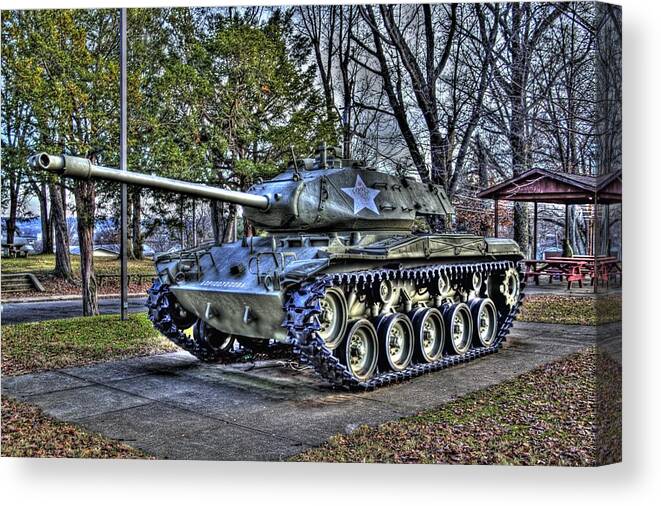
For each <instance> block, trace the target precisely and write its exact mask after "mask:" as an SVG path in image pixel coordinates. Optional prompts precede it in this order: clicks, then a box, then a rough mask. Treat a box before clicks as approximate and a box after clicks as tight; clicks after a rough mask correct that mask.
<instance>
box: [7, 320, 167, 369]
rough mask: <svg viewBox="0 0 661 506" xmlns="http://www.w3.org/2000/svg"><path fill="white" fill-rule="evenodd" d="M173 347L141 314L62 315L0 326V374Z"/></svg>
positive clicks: (81, 363)
mask: <svg viewBox="0 0 661 506" xmlns="http://www.w3.org/2000/svg"><path fill="white" fill-rule="evenodd" d="M176 349H177V348H176V347H175V346H174V345H173V344H172V343H170V342H169V341H168V340H167V339H166V338H164V337H163V336H161V335H160V334H159V333H158V331H156V330H155V329H154V327H153V326H152V324H151V322H150V321H149V319H148V318H147V315H145V314H135V315H130V317H129V319H128V320H126V321H121V320H120V319H119V316H116V315H102V316H95V317H89V318H82V317H81V318H68V319H65V320H51V321H44V322H37V323H21V324H18V325H3V326H2V374H23V373H28V372H34V371H40V370H45V369H57V368H59V367H69V366H76V365H85V364H91V363H94V362H101V361H105V360H110V359H117V358H124V357H129V356H136V355H151V354H154V353H162V352H166V351H173V350H176Z"/></svg>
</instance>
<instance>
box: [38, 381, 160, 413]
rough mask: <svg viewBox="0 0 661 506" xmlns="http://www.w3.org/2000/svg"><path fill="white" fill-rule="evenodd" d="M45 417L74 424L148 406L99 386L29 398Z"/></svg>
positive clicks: (143, 399) (137, 398) (136, 399)
mask: <svg viewBox="0 0 661 506" xmlns="http://www.w3.org/2000/svg"><path fill="white" fill-rule="evenodd" d="M29 402H30V403H31V404H36V405H37V406H39V407H40V408H41V409H43V410H44V411H45V412H46V413H47V414H49V415H51V416H54V417H55V418H59V419H61V420H67V421H75V420H78V419H80V418H85V417H88V416H92V415H98V414H101V413H111V412H113V411H119V410H123V409H126V408H130V407H133V406H139V405H141V404H147V403H148V402H151V401H150V400H149V399H145V398H143V397H136V396H134V395H129V394H126V393H124V392H120V391H118V390H114V389H111V388H106V387H103V386H98V385H91V386H83V387H79V388H71V389H69V390H58V391H55V392H48V393H44V394H39V395H33V396H31V397H30V398H29Z"/></svg>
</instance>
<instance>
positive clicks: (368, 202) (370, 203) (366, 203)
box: [342, 176, 381, 214]
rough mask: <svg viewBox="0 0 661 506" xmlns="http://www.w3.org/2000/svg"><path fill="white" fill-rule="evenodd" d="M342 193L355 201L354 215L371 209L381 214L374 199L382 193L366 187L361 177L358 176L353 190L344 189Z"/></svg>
mask: <svg viewBox="0 0 661 506" xmlns="http://www.w3.org/2000/svg"><path fill="white" fill-rule="evenodd" d="M342 191H343V192H344V193H346V194H347V195H349V196H350V197H351V198H352V199H353V214H358V213H359V212H360V211H361V210H362V209H369V210H370V211H372V212H374V213H376V214H379V209H378V208H377V207H376V203H375V202H374V199H375V198H376V196H377V195H378V194H379V193H381V191H380V190H372V189H371V188H368V187H367V186H365V183H364V182H363V180H362V179H361V178H360V176H356V184H355V185H354V187H353V188H342Z"/></svg>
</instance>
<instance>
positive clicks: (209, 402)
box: [2, 322, 621, 460]
mask: <svg viewBox="0 0 661 506" xmlns="http://www.w3.org/2000/svg"><path fill="white" fill-rule="evenodd" d="M599 332H600V334H599V335H597V334H596V327H580V326H560V325H548V324H538V323H535V324H530V323H521V322H519V323H517V324H516V325H515V328H514V330H513V333H512V335H511V338H510V339H509V340H508V343H507V344H506V347H505V348H504V349H503V350H501V351H500V352H499V353H496V354H494V355H490V356H488V357H483V358H482V359H479V360H476V361H474V362H471V363H469V364H464V365H460V366H456V367H452V368H450V369H446V370H443V371H439V372H436V373H432V374H428V375H425V376H421V377H419V378H415V379H413V380H411V381H408V382H405V383H401V384H398V385H393V386H390V387H387V388H382V389H378V390H376V391H373V392H366V393H359V394H350V393H346V392H341V391H334V390H332V389H330V388H328V387H327V386H326V385H325V384H324V383H323V382H321V381H320V380H319V379H317V378H316V377H315V376H313V375H312V374H311V373H310V371H302V372H301V371H295V370H293V369H292V368H290V367H286V366H283V365H282V363H279V362H277V361H268V362H259V363H256V364H242V365H225V366H221V365H209V364H201V363H200V362H198V361H197V360H195V359H194V358H192V357H191V356H190V355H188V354H187V353H185V352H179V353H170V354H166V355H159V356H153V357H143V358H134V359H129V360H123V361H117V362H109V363H105V364H98V365H93V366H87V367H77V368H68V369H60V370H57V371H51V372H44V373H38V374H31V375H23V376H14V377H5V378H3V381H2V391H3V393H4V394H8V395H10V396H12V397H16V398H19V399H22V400H24V401H26V402H29V403H32V404H36V405H38V406H40V407H41V408H43V409H44V411H45V412H46V413H49V414H50V415H53V416H55V417H57V418H59V419H62V420H68V421H73V422H75V423H77V424H80V425H82V426H83V427H85V428H87V429H89V430H92V431H97V432H100V433H103V434H105V435H107V436H109V437H112V438H116V439H121V440H124V441H126V442H127V443H129V444H130V445H132V446H135V447H138V448H142V449H143V450H145V451H147V452H150V453H152V454H154V455H157V456H159V457H162V458H169V459H214V460H280V459H284V458H286V457H288V456H290V455H293V454H295V453H298V452H301V451H303V450H305V449H306V448H309V447H312V446H317V445H319V444H321V443H323V442H324V441H326V440H327V439H328V438H329V437H330V436H332V435H333V434H336V433H338V432H350V431H352V430H354V429H355V428H356V427H358V426H359V425H360V424H365V423H367V424H372V425H374V424H378V423H381V422H385V421H387V420H392V419H397V418H400V417H403V416H406V415H411V414H414V413H417V412H419V411H421V410H424V409H427V408H432V407H435V406H439V405H441V404H444V403H446V402H448V401H449V400H452V399H454V398H457V397H460V396H462V395H465V394H466V393H469V392H471V391H474V390H477V389H481V388H484V387H487V386H489V385H493V384H497V383H500V382H502V381H504V380H507V379H509V378H512V377H514V376H517V375H519V374H521V373H523V372H525V371H528V370H530V369H532V368H534V367H536V366H539V365H541V364H543V363H546V362H549V361H552V360H556V359H558V358H560V357H562V356H564V355H568V354H570V353H573V352H576V351H579V350H581V349H583V348H585V347H587V346H589V345H591V344H595V342H596V341H597V339H600V340H601V339H605V340H606V339H607V340H608V342H609V343H610V345H611V346H614V347H616V346H615V345H614V344H613V342H614V338H613V336H617V335H619V334H620V333H621V332H620V326H619V325H610V326H608V327H601V328H600V330H599ZM609 336H610V337H609Z"/></svg>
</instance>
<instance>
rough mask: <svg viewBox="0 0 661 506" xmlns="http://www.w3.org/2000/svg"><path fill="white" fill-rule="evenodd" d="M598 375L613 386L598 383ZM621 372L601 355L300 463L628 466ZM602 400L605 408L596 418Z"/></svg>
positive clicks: (343, 441)
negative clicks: (623, 446) (623, 462)
mask: <svg viewBox="0 0 661 506" xmlns="http://www.w3.org/2000/svg"><path fill="white" fill-rule="evenodd" d="M597 370H599V371H600V373H601V374H602V378H603V377H604V376H603V375H605V376H606V378H607V379H606V381H604V382H599V383H598V382H597V380H596V378H595V372H596V371H597ZM620 381H621V369H620V368H619V366H617V365H616V364H615V362H613V361H611V360H610V359H608V358H603V356H602V354H600V353H598V352H597V351H596V350H595V349H594V348H592V349H589V350H588V351H585V352H581V353H578V354H576V355H573V356H571V357H569V358H566V359H564V360H562V361H559V362H554V363H550V364H547V365H545V366H543V367H541V368H539V369H536V370H534V371H531V372H529V373H526V374H523V375H522V376H519V377H518V378H515V379H512V380H510V381H507V382H504V383H502V384H500V385H497V386H494V387H490V388H487V389H484V390H480V391H478V392H474V393H473V394H470V395H467V396H465V397H462V398H460V399H457V400H455V401H452V402H450V403H448V404H445V405H444V406H442V407H440V408H438V409H434V410H430V411H426V412H423V413H421V414H419V415H417V416H412V417H408V418H404V419H402V420H398V421H392V422H387V423H384V424H382V425H379V426H378V427H368V426H361V427H360V428H358V429H357V430H356V431H355V432H353V433H351V434H349V435H337V436H334V437H333V438H331V440H330V441H329V442H328V443H326V444H324V445H322V446H321V447H319V448H315V449H311V450H309V451H306V452H304V453H301V454H299V455H297V456H295V457H294V458H293V459H292V460H295V461H300V462H383V463H449V464H516V465H562V466H591V465H596V464H597V463H599V462H603V463H608V462H616V461H618V460H620V459H621V446H620V443H619V441H620V439H619V438H620V435H621V411H620V408H621V391H620V390H619V389H618V388H610V389H607V393H606V394H604V392H603V387H605V386H611V385H615V386H616V387H617V386H619V385H620V384H621V383H620ZM597 399H599V401H600V402H602V403H603V404H602V405H601V406H600V409H599V415H600V416H598V414H597Z"/></svg>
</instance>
